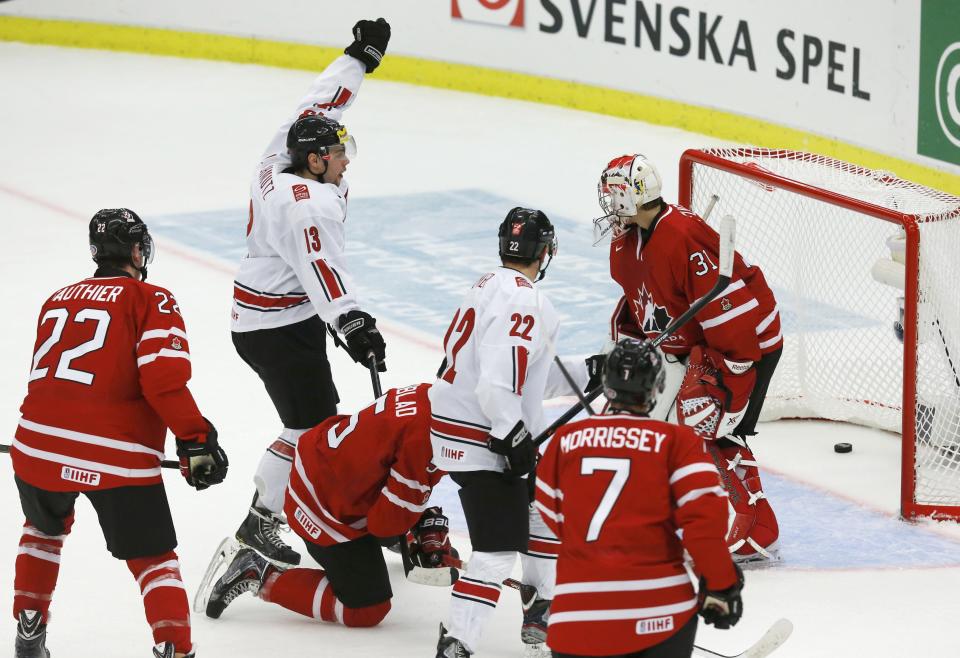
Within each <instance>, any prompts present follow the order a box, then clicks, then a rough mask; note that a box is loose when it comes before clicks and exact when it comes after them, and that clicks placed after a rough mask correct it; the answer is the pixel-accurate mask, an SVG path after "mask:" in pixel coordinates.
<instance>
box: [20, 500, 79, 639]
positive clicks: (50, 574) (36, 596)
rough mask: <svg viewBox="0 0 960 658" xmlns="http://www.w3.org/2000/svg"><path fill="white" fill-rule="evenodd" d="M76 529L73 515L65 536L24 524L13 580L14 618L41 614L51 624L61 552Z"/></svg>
mask: <svg viewBox="0 0 960 658" xmlns="http://www.w3.org/2000/svg"><path fill="white" fill-rule="evenodd" d="M72 525H73V515H72V514H71V515H70V517H69V518H67V519H65V520H64V528H65V529H64V531H63V534H62V535H48V534H45V533H43V532H40V531H39V530H37V529H36V528H34V527H33V526H32V525H30V523H29V522H26V523H24V524H23V535H22V536H21V537H20V548H19V549H18V550H17V563H16V568H15V575H14V579H13V589H14V597H13V616H14V618H16V617H17V616H18V615H19V614H20V611H21V610H38V611H40V613H41V614H42V615H43V621H44V623H46V622H47V619H48V617H49V614H50V613H49V611H50V600H51V599H52V597H53V590H54V588H55V587H56V586H57V576H58V575H59V573H60V551H61V550H62V549H63V540H64V539H66V537H67V535H69V534H70V527H71V526H72Z"/></svg>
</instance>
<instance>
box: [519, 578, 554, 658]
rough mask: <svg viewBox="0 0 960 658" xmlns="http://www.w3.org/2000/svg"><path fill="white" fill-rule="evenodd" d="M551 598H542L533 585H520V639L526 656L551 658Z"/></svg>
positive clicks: (527, 657) (529, 657)
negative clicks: (549, 633) (548, 631)
mask: <svg viewBox="0 0 960 658" xmlns="http://www.w3.org/2000/svg"><path fill="white" fill-rule="evenodd" d="M551 603H552V601H551V600H550V599H544V598H540V596H538V595H537V588H536V587H533V586H532V585H521V586H520V604H521V605H522V606H523V626H521V627H520V641H521V642H523V655H524V656H525V658H549V657H550V655H551V652H550V649H548V648H547V620H548V619H549V618H550V604H551Z"/></svg>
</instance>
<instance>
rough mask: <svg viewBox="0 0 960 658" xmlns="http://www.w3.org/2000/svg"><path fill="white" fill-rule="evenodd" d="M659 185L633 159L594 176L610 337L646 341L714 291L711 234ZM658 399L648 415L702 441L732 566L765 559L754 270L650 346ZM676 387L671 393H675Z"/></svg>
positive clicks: (764, 306)
mask: <svg viewBox="0 0 960 658" xmlns="http://www.w3.org/2000/svg"><path fill="white" fill-rule="evenodd" d="M661 187H662V182H661V178H660V174H659V172H658V171H657V169H656V168H655V167H654V166H653V164H652V163H651V162H650V161H649V160H647V159H646V158H645V157H644V156H643V155H639V154H633V155H625V156H621V157H619V158H614V159H613V160H611V161H610V162H609V163H608V164H607V167H606V169H605V170H604V172H603V174H602V175H601V177H600V182H599V184H598V192H599V195H600V205H601V208H603V211H604V213H605V215H604V216H603V217H601V218H599V219H597V220H596V224H597V226H598V228H600V230H601V231H602V232H604V233H605V232H610V233H612V240H611V244H610V274H611V276H612V277H613V279H614V280H615V281H616V282H617V283H618V284H620V286H621V288H622V289H623V296H622V297H621V298H620V302H619V303H618V304H617V306H616V309H615V311H614V313H613V319H612V323H611V325H612V326H611V333H612V336H613V338H614V340H616V339H617V338H618V337H619V336H632V337H643V336H646V337H647V338H650V339H653V338H655V337H657V336H658V335H659V334H660V333H662V332H663V331H664V330H665V329H666V328H667V326H668V325H669V324H670V322H671V321H672V320H673V319H674V318H676V317H678V316H680V315H681V314H682V313H683V312H684V311H686V310H687V309H688V308H689V307H690V306H691V305H692V304H693V303H694V302H695V301H696V300H697V299H699V298H700V297H702V296H703V295H705V294H706V293H707V292H708V291H709V290H710V289H711V288H712V287H713V285H714V284H715V283H716V280H717V275H718V262H719V255H718V251H719V236H718V235H717V232H716V231H714V230H713V229H712V228H710V226H709V225H707V223H706V222H705V221H704V220H703V219H702V218H701V217H699V216H698V215H696V214H695V213H693V212H691V211H690V210H688V209H687V208H684V207H682V206H679V205H673V204H668V203H666V202H665V201H664V200H663V199H662V198H661V194H660V191H661ZM661 349H662V350H663V352H664V353H665V354H666V360H667V367H668V375H667V382H668V385H667V394H666V395H664V396H663V400H662V402H661V404H660V406H658V408H657V409H655V410H653V411H652V412H651V415H652V417H654V418H659V419H666V418H667V415H668V413H669V412H670V411H672V408H673V407H675V412H676V416H677V419H678V420H679V422H682V423H684V424H686V425H689V426H691V427H693V428H694V429H695V430H696V431H697V432H698V433H699V434H700V435H701V436H703V437H704V438H705V439H707V440H708V441H709V444H708V447H709V450H710V451H711V454H712V455H713V457H714V460H715V461H716V463H717V466H718V468H719V470H720V474H721V479H722V481H723V484H724V487H725V488H726V490H727V493H728V494H729V495H730V503H731V505H732V507H733V510H734V518H733V523H732V527H731V529H730V533H729V535H728V537H727V541H728V545H729V548H730V551H731V552H732V553H734V557H735V559H737V560H764V559H770V558H775V557H776V542H777V537H778V535H779V530H778V527H777V520H776V516H775V515H774V513H773V510H772V508H771V507H770V504H769V502H767V500H766V496H765V495H764V493H763V488H762V486H761V483H760V474H759V470H758V465H757V462H756V460H755V458H754V456H753V452H752V451H751V450H750V448H749V446H748V445H747V439H748V437H751V436H753V435H755V434H756V424H757V420H758V419H759V417H760V410H761V408H762V407H763V402H764V397H765V396H766V393H767V388H768V386H769V384H770V379H771V378H772V377H773V372H774V370H775V369H776V367H777V362H778V361H779V359H780V354H781V352H782V349H783V334H782V332H781V329H780V315H779V312H778V310H777V301H776V299H775V298H774V295H773V292H772V291H771V290H770V288H769V286H768V285H767V283H766V280H765V279H764V276H763V272H762V271H761V270H760V268H759V267H757V266H756V265H751V264H750V263H748V262H746V260H744V259H743V257H742V256H741V255H740V254H739V253H737V254H735V255H734V266H733V276H732V278H731V283H730V285H729V286H728V287H727V288H726V289H725V290H723V291H722V292H721V293H720V294H719V295H718V296H717V298H716V299H715V300H714V301H712V302H710V303H709V304H707V305H706V306H705V307H704V308H703V309H702V310H701V311H700V312H699V313H698V314H697V315H696V316H695V317H694V318H693V320H691V321H690V322H688V323H687V324H685V325H683V326H682V327H681V328H680V329H678V330H677V331H676V332H675V333H673V334H672V335H671V336H670V337H669V338H668V339H667V340H666V341H664V343H663V344H662V345H661ZM678 389H679V393H678V392H677V390H678Z"/></svg>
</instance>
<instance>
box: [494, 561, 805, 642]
mask: <svg viewBox="0 0 960 658" xmlns="http://www.w3.org/2000/svg"><path fill="white" fill-rule="evenodd" d="M503 584H504V585H506V586H507V587H511V588H513V589H515V590H517V591H518V592H520V597H521V599H522V600H523V601H533V600H534V599H535V598H536V596H537V589H536V588H535V587H534V586H533V585H524V584H523V583H521V582H520V581H519V580H517V579H516V578H507V579H506V580H505V581H503ZM792 632H793V623H791V621H790V620H789V619H778V620H777V621H776V622H774V624H773V626H771V627H770V628H768V629H767V632H766V633H764V634H763V636H762V637H761V638H760V639H759V640H757V641H756V642H754V643H753V644H752V645H751V646H750V647H749V648H748V649H747V650H746V651H743V652H741V653H738V654H735V655H733V656H728V655H726V654H722V653H717V652H716V651H710V649H704V648H703V647H701V646H697V645H693V653H694V655H697V656H702V657H703V658H765V656H769V655H770V654H771V653H773V652H774V650H776V649H777V647H779V646H780V645H782V644H783V643H784V642H786V641H787V639H788V638H789V637H790V634H791V633H792Z"/></svg>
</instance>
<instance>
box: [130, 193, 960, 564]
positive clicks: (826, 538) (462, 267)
mask: <svg viewBox="0 0 960 658" xmlns="http://www.w3.org/2000/svg"><path fill="white" fill-rule="evenodd" d="M518 205H523V202H518V201H516V200H511V199H506V198H503V197H499V196H496V195H494V194H490V193H488V192H483V191H478V190H449V191H442V192H432V193H429V194H426V193H425V194H410V195H403V196H391V197H382V198H360V199H354V200H352V201H351V202H350V211H349V217H348V220H347V221H348V227H347V231H348V240H347V245H348V246H347V254H348V260H349V262H351V263H354V264H355V265H353V267H351V274H352V275H353V277H354V279H355V281H356V285H357V289H358V290H359V294H360V296H361V300H362V301H363V304H364V306H365V307H366V308H369V309H370V310H371V311H372V312H373V313H374V314H375V315H377V316H378V317H384V318H388V319H391V320H394V321H396V322H399V323H405V324H409V325H411V326H415V327H417V328H418V329H420V330H423V331H426V332H428V333H433V334H434V335H437V336H438V337H439V336H442V335H443V333H444V331H445V330H446V328H447V324H448V323H449V321H450V318H451V317H452V314H453V310H454V309H455V308H456V307H457V306H458V304H459V303H460V300H461V298H462V296H463V294H464V293H465V292H466V290H467V289H468V288H469V287H470V286H471V285H472V284H473V283H474V282H475V281H476V280H477V278H479V276H480V275H482V274H483V273H484V272H487V271H489V270H490V269H491V268H493V267H495V266H496V265H497V264H498V259H497V241H496V237H495V235H494V229H495V227H496V226H498V225H499V223H500V221H501V220H502V218H503V216H504V215H505V214H506V211H507V210H509V209H510V208H512V207H514V206H518ZM146 219H147V222H148V224H149V225H150V228H151V231H153V232H154V233H156V234H157V235H158V236H159V237H161V244H160V250H161V252H162V249H163V246H162V238H163V237H164V236H167V237H169V238H170V239H171V240H175V241H177V242H179V243H181V244H185V245H187V246H190V247H192V248H194V249H197V250H198V251H203V252H207V253H211V254H214V255H216V256H218V257H220V258H222V259H224V260H226V261H230V262H239V261H240V259H241V258H242V257H243V256H244V254H245V253H246V244H245V240H244V231H245V229H246V225H247V211H246V209H244V208H240V207H238V208H235V209H225V210H214V211H204V212H188V213H182V214H176V215H165V216H154V217H148V218H146ZM551 220H552V221H553V223H554V225H555V226H556V227H557V234H558V239H559V245H560V249H559V255H558V257H557V260H556V262H555V263H554V264H553V265H552V266H551V268H550V270H549V272H548V275H547V277H546V279H545V280H544V281H543V283H542V284H541V285H542V289H543V290H544V292H545V293H546V295H547V296H548V297H550V299H551V300H552V301H553V303H554V306H556V308H557V310H558V311H559V312H560V314H561V317H562V325H561V332H560V345H559V346H558V348H559V351H560V352H561V353H568V354H574V353H592V352H593V351H595V350H597V349H599V348H600V347H601V346H602V344H603V343H604V342H605V337H606V334H607V327H608V322H609V317H610V312H611V311H612V309H613V306H614V304H615V303H616V301H617V299H619V296H620V290H619V288H618V287H617V286H616V284H614V283H613V282H612V281H611V280H610V276H609V270H608V265H607V253H608V252H607V248H606V247H593V246H592V242H593V237H592V226H591V224H590V221H589V219H583V220H580V221H578V220H574V219H570V218H567V217H559V216H556V215H552V216H551ZM778 303H779V305H780V312H781V317H782V321H783V326H784V333H786V334H788V335H789V333H791V331H796V330H798V329H801V328H802V329H803V330H804V331H830V330H835V329H838V328H860V327H865V326H871V325H876V324H877V322H876V320H873V319H871V318H865V317H861V316H855V315H851V314H849V313H843V312H841V311H840V310H839V309H834V308H831V307H828V306H825V305H822V304H819V305H818V304H816V303H815V302H812V301H811V300H807V299H802V298H796V297H788V296H786V295H784V294H783V293H778ZM801 307H802V308H803V309H804V313H797V312H796V311H795V310H793V309H799V308H801ZM801 318H807V319H806V320H801ZM810 318H819V319H817V320H810ZM811 321H813V322H816V324H815V325H813V326H811V325H810V322H811ZM801 323H802V326H801ZM438 343H439V338H438ZM547 415H548V416H550V415H552V416H553V417H554V418H555V417H556V416H557V415H559V412H558V411H555V410H554V412H553V413H552V414H550V413H548V414H547ZM548 420H552V418H548ZM764 485H765V488H766V491H767V493H768V495H769V496H770V500H771V501H773V502H774V506H775V511H776V513H777V516H778V518H779V520H780V529H781V545H782V546H783V549H782V550H783V556H784V562H783V567H784V568H791V567H795V568H822V569H832V568H864V567H910V566H937V565H943V564H953V563H955V562H956V561H957V560H956V559H955V558H953V557H952V556H956V555H957V554H958V550H957V549H958V543H957V542H953V541H950V540H949V539H946V538H943V537H941V536H940V535H938V534H936V533H934V532H931V531H929V530H926V529H924V528H922V527H918V526H913V525H909V524H905V523H901V522H899V521H897V520H896V519H893V518H891V517H888V516H884V515H882V514H879V513H876V512H873V511H870V510H867V509H864V508H862V507H859V506H857V505H855V504H853V503H849V502H847V501H844V500H841V499H839V498H836V497H833V496H830V495H827V494H824V492H822V491H820V490H817V489H814V488H812V487H808V486H806V485H804V484H801V483H798V482H795V481H792V480H789V479H786V478H783V477H777V476H774V475H772V474H769V473H767V474H765V475H764ZM456 491H457V487H456V485H454V484H453V483H452V482H451V481H450V480H449V479H446V480H444V482H443V483H442V484H441V486H440V487H438V488H437V490H436V491H435V492H434V497H433V499H432V500H433V501H434V502H435V503H436V504H441V505H443V506H444V509H445V510H447V512H448V513H450V514H451V525H452V527H453V528H454V529H457V530H459V531H462V532H464V533H465V532H466V525H465V523H464V520H463V516H462V512H461V511H460V505H459V501H458V500H457V493H456Z"/></svg>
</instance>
